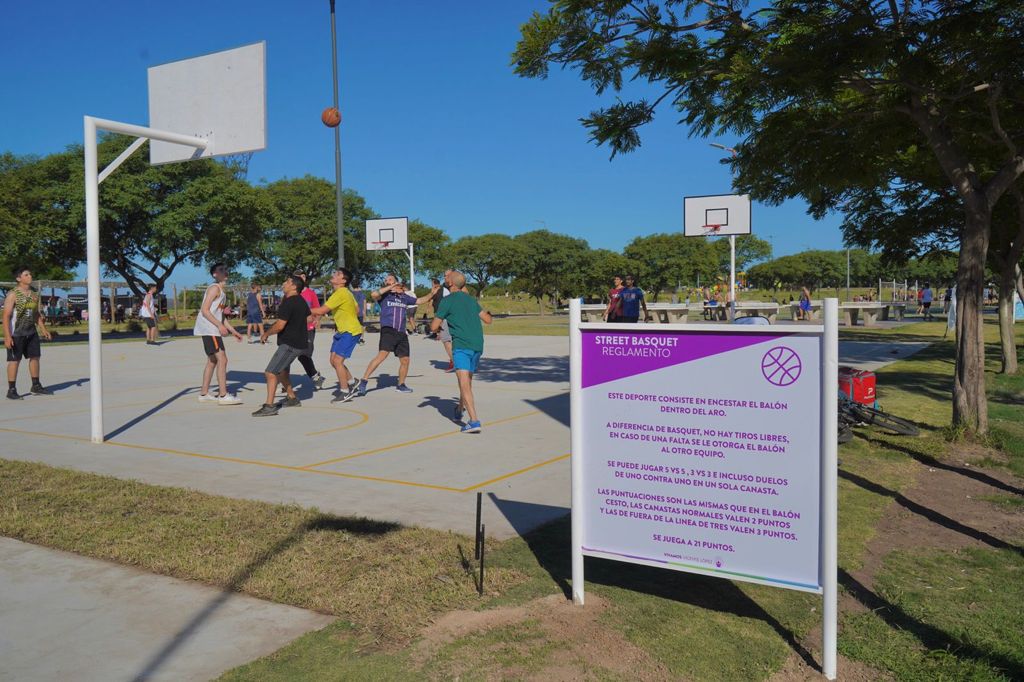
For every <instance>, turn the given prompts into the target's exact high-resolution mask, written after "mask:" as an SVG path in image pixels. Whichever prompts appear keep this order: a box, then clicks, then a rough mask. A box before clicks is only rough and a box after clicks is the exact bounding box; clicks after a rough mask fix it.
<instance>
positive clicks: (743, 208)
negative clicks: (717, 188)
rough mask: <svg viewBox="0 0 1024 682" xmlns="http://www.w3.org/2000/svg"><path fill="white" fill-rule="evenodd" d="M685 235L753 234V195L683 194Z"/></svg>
mask: <svg viewBox="0 0 1024 682" xmlns="http://www.w3.org/2000/svg"><path fill="white" fill-rule="evenodd" d="M683 234H684V235H685V236H687V237H718V236H727V235H737V234H750V195H749V194H715V195H710V196H699V197H684V198H683Z"/></svg>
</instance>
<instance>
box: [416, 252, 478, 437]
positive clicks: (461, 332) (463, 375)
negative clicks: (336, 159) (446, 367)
mask: <svg viewBox="0 0 1024 682" xmlns="http://www.w3.org/2000/svg"><path fill="white" fill-rule="evenodd" d="M465 288H466V277H465V276H464V275H463V274H462V273H461V272H453V273H452V274H451V287H450V290H451V295H450V296H446V297H444V298H443V299H441V303H440V304H439V305H438V306H437V312H435V313H434V321H433V322H432V323H431V325H430V329H431V331H432V332H434V333H435V334H436V333H437V332H438V331H439V330H440V329H441V322H442V321H443V320H447V321H448V330H449V331H450V332H451V335H452V362H454V364H455V376H456V377H457V378H458V380H459V405H458V407H457V408H456V413H455V418H456V419H462V413H463V410H465V412H466V414H468V415H469V422H468V423H466V424H463V426H462V433H480V428H481V427H480V420H479V419H478V418H477V414H476V405H475V404H474V402H473V373H474V372H475V371H476V368H477V365H478V364H479V363H480V356H481V355H483V352H484V328H483V325H482V324H481V322H485V323H487V324H490V323H491V319H492V318H491V314H490V313H489V312H487V311H486V310H481V309H480V304H479V303H477V302H476V299H475V298H473V297H472V296H470V295H469V294H467V293H466V291H465Z"/></svg>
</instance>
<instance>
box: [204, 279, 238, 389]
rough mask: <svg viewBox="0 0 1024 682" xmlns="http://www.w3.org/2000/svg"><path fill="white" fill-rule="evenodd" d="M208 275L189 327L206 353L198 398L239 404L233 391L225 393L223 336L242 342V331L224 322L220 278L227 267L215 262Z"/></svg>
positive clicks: (225, 354)
mask: <svg viewBox="0 0 1024 682" xmlns="http://www.w3.org/2000/svg"><path fill="white" fill-rule="evenodd" d="M210 275H211V276H212V277H213V284H211V285H210V286H209V287H207V289H206V294H205V295H204V296H203V305H202V306H201V307H200V308H199V314H198V315H196V326H195V327H194V328H193V330H192V334H193V335H194V336H201V337H203V352H205V353H206V366H205V367H203V386H202V388H201V389H200V391H199V402H201V403H217V404H218V405H241V404H242V401H241V400H239V399H238V397H237V396H236V395H235V394H233V393H228V355H227V353H226V352H225V350H224V336H225V335H227V334H231V335H232V336H234V337H235V339H237V340H238V342H239V343H241V342H242V335H241V334H239V333H238V331H237V330H236V329H235V328H234V327H232V326H231V325H229V324H225V323H224V301H225V296H224V282H225V281H227V278H228V268H227V266H226V265H224V264H223V263H215V264H214V265H213V267H211V268H210ZM214 370H216V372H217V384H218V387H219V388H220V392H219V393H218V394H217V395H215V396H214V395H210V392H209V391H210V382H211V381H212V380H213V372H214Z"/></svg>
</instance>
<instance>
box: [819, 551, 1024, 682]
mask: <svg viewBox="0 0 1024 682" xmlns="http://www.w3.org/2000/svg"><path fill="white" fill-rule="evenodd" d="M839 584H840V585H842V586H843V587H844V588H846V590H847V591H848V592H849V593H850V595H851V596H852V597H853V598H854V599H856V600H857V601H859V602H860V603H861V604H863V605H864V606H865V607H867V608H868V609H870V610H871V611H873V612H874V613H875V614H877V615H878V617H879V618H881V619H882V620H884V621H885V622H886V623H887V624H888V625H889V626H890V627H892V628H893V629H895V630H903V631H905V632H909V633H911V634H912V635H913V636H914V637H916V638H917V640H918V641H919V642H921V644H922V645H923V646H924V647H925V648H927V649H928V650H930V651H947V652H952V653H954V654H955V655H956V657H957V658H970V659H973V660H976V661H979V662H982V663H986V664H988V665H991V666H993V667H995V668H998V669H999V670H1001V671H1002V672H1004V673H1006V674H1007V676H1008V679H1011V680H1021V679H1024V666H1021V665H1020V664H1019V663H1017V662H1016V661H1013V660H1010V659H1008V658H1006V657H1004V656H1000V655H998V654H995V653H992V652H990V651H985V650H983V649H980V648H978V647H977V646H975V645H973V644H971V643H970V641H965V639H964V638H962V637H957V636H954V635H951V634H950V633H948V632H945V631H944V630H941V629H939V628H937V627H935V626H933V625H929V624H927V623H922V622H921V621H920V620H918V619H916V618H914V617H913V616H911V615H910V614H908V613H907V612H906V611H904V610H903V609H902V608H900V607H899V606H897V605H896V604H893V603H891V602H889V601H888V600H886V599H885V598H883V597H881V596H879V595H878V594H876V593H874V592H872V591H871V590H869V589H868V588H867V587H866V586H864V585H863V584H862V583H861V582H860V581H858V580H857V579H856V578H854V577H853V576H852V575H850V574H849V573H847V572H846V571H844V570H843V569H842V568H840V569H839ZM968 636H969V634H968Z"/></svg>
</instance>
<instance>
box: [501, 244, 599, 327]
mask: <svg viewBox="0 0 1024 682" xmlns="http://www.w3.org/2000/svg"><path fill="white" fill-rule="evenodd" d="M514 242H515V243H516V245H517V246H518V262H517V263H516V264H515V265H516V267H515V272H516V280H515V283H516V285H517V286H518V287H519V288H520V290H522V291H525V292H527V293H528V294H530V295H531V296H533V297H534V298H535V299H537V303H538V304H542V303H543V300H544V299H545V298H546V297H550V298H551V300H552V304H553V305H557V303H558V298H559V296H573V295H581V294H583V293H584V291H585V284H584V280H585V279H586V271H587V265H588V263H589V258H588V252H589V251H590V247H589V246H588V244H587V242H586V241H584V240H582V239H576V238H574V237H569V236H566V235H564V234H557V233H554V232H550V231H548V230H534V231H532V232H524V233H523V234H519V235H516V236H515V237H514ZM540 311H541V313H542V314H543V312H544V308H543V305H541V309H540Z"/></svg>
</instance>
